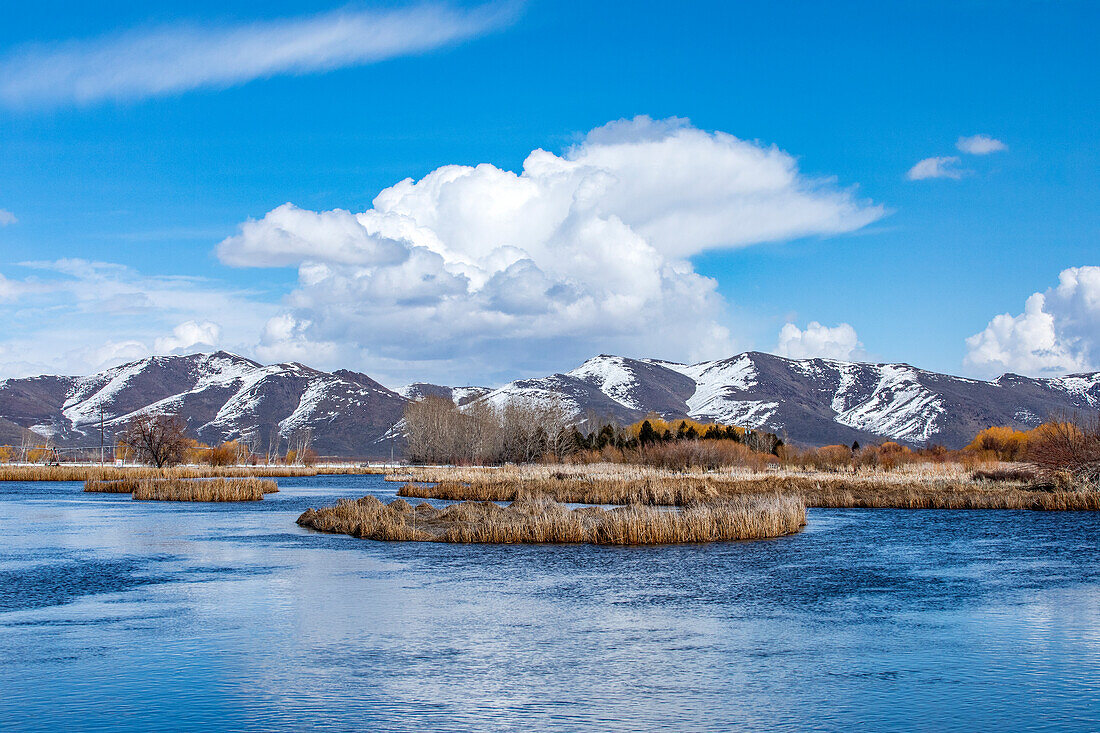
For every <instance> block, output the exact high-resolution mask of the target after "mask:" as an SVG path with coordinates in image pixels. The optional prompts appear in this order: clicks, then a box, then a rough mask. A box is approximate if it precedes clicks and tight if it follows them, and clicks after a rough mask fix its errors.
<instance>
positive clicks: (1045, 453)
mask: <svg viewBox="0 0 1100 733" xmlns="http://www.w3.org/2000/svg"><path fill="white" fill-rule="evenodd" d="M1033 434H1034V437H1032V438H1030V439H1029V440H1028V447H1027V458H1028V461H1030V462H1031V464H1032V465H1034V466H1035V467H1036V468H1038V469H1039V470H1040V471H1042V472H1043V473H1045V474H1047V475H1048V476H1050V477H1051V478H1055V479H1056V478H1058V476H1057V474H1058V473H1061V472H1065V473H1068V474H1069V475H1070V476H1071V477H1072V479H1074V480H1075V481H1077V482H1078V483H1079V484H1082V485H1085V486H1090V487H1092V488H1095V487H1097V486H1100V416H1097V417H1095V418H1091V419H1085V418H1081V417H1080V416H1078V415H1076V414H1074V415H1062V416H1061V417H1059V418H1057V419H1055V420H1051V421H1048V422H1045V423H1043V424H1042V425H1040V426H1039V427H1038V428H1036V429H1035V430H1034V431H1033Z"/></svg>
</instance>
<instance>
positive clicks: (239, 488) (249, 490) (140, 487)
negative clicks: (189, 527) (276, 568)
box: [84, 477, 279, 501]
mask: <svg viewBox="0 0 1100 733" xmlns="http://www.w3.org/2000/svg"><path fill="white" fill-rule="evenodd" d="M278 490H279V487H278V485H277V484H276V483H275V482H274V481H272V480H270V479H259V478H255V477H247V478H212V479H183V478H148V477H146V478H139V477H128V478H123V479H113V480H107V481H99V480H94V479H93V480H89V481H86V482H85V483H84V491H86V492H90V493H107V494H132V495H133V496H132V498H133V499H135V500H137V501H260V500H261V499H263V498H264V494H273V493H275V492H277V491H278Z"/></svg>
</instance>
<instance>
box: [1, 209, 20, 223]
mask: <svg viewBox="0 0 1100 733" xmlns="http://www.w3.org/2000/svg"><path fill="white" fill-rule="evenodd" d="M17 221H19V220H18V219H16V218H15V214H13V213H11V212H10V211H8V210H7V209H0V227H6V226H8V225H9V224H14V223H16V222H17Z"/></svg>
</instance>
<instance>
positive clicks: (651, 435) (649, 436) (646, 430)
mask: <svg viewBox="0 0 1100 733" xmlns="http://www.w3.org/2000/svg"><path fill="white" fill-rule="evenodd" d="M638 442H639V443H641V444H642V445H643V446H645V445H649V444H650V443H655V442H657V431H656V430H654V429H653V425H651V424H650V422H649V420H646V421H645V422H643V423H642V427H641V429H640V430H638Z"/></svg>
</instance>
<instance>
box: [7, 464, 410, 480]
mask: <svg viewBox="0 0 1100 733" xmlns="http://www.w3.org/2000/svg"><path fill="white" fill-rule="evenodd" d="M387 470H388V469H386V468H384V467H382V466H354V465H333V466H279V465H268V466H173V467H172V468H152V467H150V466H99V465H92V464H85V465H81V464H61V465H57V466H11V465H0V481H116V480H124V479H138V478H217V477H226V478H236V477H250V476H251V477H290V476H318V475H328V474H368V473H370V474H381V473H385V472H386V471H387Z"/></svg>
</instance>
